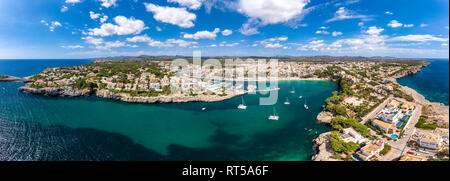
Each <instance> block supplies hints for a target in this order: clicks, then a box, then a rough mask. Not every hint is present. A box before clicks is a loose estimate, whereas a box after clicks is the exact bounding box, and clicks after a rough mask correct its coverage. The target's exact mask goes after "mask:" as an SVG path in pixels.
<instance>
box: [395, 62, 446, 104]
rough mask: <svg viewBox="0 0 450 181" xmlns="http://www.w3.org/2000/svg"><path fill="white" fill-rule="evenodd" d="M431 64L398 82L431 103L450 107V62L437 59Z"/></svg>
mask: <svg viewBox="0 0 450 181" xmlns="http://www.w3.org/2000/svg"><path fill="white" fill-rule="evenodd" d="M430 63H431V64H430V65H429V66H428V67H425V68H423V69H422V71H421V72H418V73H417V74H414V75H410V76H406V77H403V78H400V79H398V80H397V82H398V83H399V84H401V85H404V86H408V87H411V88H413V89H414V90H416V91H417V92H419V93H420V94H422V95H423V96H425V98H426V99H427V100H429V101H431V102H440V103H443V104H445V105H449V61H448V59H446V60H442V59H436V60H431V61H430Z"/></svg>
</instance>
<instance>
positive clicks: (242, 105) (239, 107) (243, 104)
mask: <svg viewBox="0 0 450 181" xmlns="http://www.w3.org/2000/svg"><path fill="white" fill-rule="evenodd" d="M238 109H242V110H245V109H247V106H246V105H245V102H244V97H242V104H239V106H238Z"/></svg>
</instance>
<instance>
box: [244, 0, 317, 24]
mask: <svg viewBox="0 0 450 181" xmlns="http://www.w3.org/2000/svg"><path fill="white" fill-rule="evenodd" d="M308 2H309V0H239V2H238V6H239V9H238V11H239V12H241V13H243V14H245V15H246V16H248V17H250V18H257V19H259V20H261V21H262V23H263V24H277V23H282V22H287V21H289V20H291V19H293V18H295V17H296V16H298V15H300V14H301V13H302V12H303V9H304V7H305V6H306V5H307V4H308Z"/></svg>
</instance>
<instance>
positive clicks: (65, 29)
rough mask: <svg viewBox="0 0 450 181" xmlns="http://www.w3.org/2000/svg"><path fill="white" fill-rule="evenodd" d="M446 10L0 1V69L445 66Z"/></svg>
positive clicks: (294, 1) (309, 1)
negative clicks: (117, 59) (351, 60)
mask: <svg viewBox="0 0 450 181" xmlns="http://www.w3.org/2000/svg"><path fill="white" fill-rule="evenodd" d="M448 26H449V1H448V0H427V1H423V0H395V1H392V0H330V1H326V0H222V1H220V0H33V1H30V0H2V1H0V59H14V58H18V59H20V58H91V57H105V56H120V55H127V56H135V55H143V54H145V55H192V51H193V50H201V51H202V54H203V55H205V56H222V55H229V56H276V55H291V56H310V55H332V56H394V57H402V58H448V56H449V47H448V44H449V28H448Z"/></svg>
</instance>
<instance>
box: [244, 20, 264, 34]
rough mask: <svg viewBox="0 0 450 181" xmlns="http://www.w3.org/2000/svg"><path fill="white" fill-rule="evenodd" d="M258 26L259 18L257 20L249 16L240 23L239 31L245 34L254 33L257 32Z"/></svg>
mask: <svg viewBox="0 0 450 181" xmlns="http://www.w3.org/2000/svg"><path fill="white" fill-rule="evenodd" d="M259 26H261V25H260V24H259V20H257V19H256V18H250V19H249V20H247V22H245V23H244V24H243V25H242V27H241V29H239V32H241V33H242V34H243V35H246V36H250V35H255V34H258V33H259V31H258V28H259Z"/></svg>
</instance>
